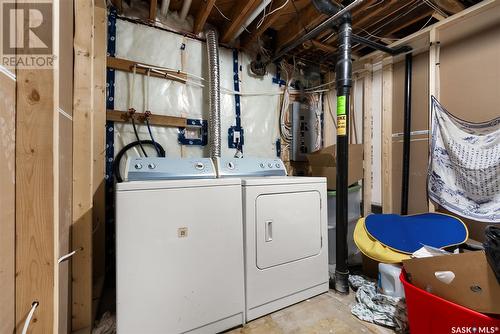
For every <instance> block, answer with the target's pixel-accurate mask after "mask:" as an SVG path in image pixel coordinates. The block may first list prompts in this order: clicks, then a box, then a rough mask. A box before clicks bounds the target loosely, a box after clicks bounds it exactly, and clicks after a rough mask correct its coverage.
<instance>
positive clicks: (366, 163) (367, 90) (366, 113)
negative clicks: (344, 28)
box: [363, 65, 373, 217]
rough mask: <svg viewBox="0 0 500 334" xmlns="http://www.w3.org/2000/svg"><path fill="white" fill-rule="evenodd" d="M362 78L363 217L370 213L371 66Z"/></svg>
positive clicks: (371, 149) (371, 151)
mask: <svg viewBox="0 0 500 334" xmlns="http://www.w3.org/2000/svg"><path fill="white" fill-rule="evenodd" d="M366 70H367V71H366V72H365V74H364V77H363V146H364V147H363V152H364V156H363V216H365V217H366V216H367V215H369V214H370V213H371V212H372V154H373V148H372V127H373V118H372V105H373V99H372V76H373V73H372V66H371V65H367V67H366Z"/></svg>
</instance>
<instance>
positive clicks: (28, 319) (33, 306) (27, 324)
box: [22, 301, 40, 334]
mask: <svg viewBox="0 0 500 334" xmlns="http://www.w3.org/2000/svg"><path fill="white" fill-rule="evenodd" d="M38 305H40V303H39V302H36V301H35V302H33V303H32V304H31V309H30V311H29V313H28V316H27V317H26V320H25V321H24V326H23V331H22V334H26V333H28V329H29V327H30V323H31V319H32V318H33V315H34V314H35V310H36V308H37V307H38Z"/></svg>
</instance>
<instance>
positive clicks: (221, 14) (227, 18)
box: [214, 4, 231, 21]
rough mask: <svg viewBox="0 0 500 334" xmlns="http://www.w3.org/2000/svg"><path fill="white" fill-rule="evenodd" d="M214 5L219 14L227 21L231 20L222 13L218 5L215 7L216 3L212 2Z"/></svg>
mask: <svg viewBox="0 0 500 334" xmlns="http://www.w3.org/2000/svg"><path fill="white" fill-rule="evenodd" d="M214 7H215V9H217V11H218V12H219V14H220V15H222V17H223V18H225V19H226V20H228V21H231V19H230V18H229V17H227V16H226V15H224V13H223V12H222V11H221V10H220V9H219V7H217V5H216V4H214Z"/></svg>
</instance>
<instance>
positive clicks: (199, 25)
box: [163, 0, 215, 34]
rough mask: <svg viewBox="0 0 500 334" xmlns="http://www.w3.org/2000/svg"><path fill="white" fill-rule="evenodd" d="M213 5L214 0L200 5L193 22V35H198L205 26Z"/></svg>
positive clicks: (208, 0) (207, 0)
mask: <svg viewBox="0 0 500 334" xmlns="http://www.w3.org/2000/svg"><path fill="white" fill-rule="evenodd" d="M163 1H165V0H163ZM214 5H215V0H206V1H205V2H203V3H202V5H201V7H200V9H199V10H198V13H197V14H196V18H195V20H194V26H193V32H194V33H195V34H199V33H200V32H201V30H202V29H203V27H204V26H205V23H206V22H207V19H208V16H209V15H210V12H211V11H212V8H213V6H214Z"/></svg>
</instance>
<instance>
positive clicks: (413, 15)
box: [381, 5, 434, 36]
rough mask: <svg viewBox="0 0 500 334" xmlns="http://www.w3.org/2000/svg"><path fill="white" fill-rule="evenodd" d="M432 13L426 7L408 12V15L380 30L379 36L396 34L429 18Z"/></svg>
mask: <svg viewBox="0 0 500 334" xmlns="http://www.w3.org/2000/svg"><path fill="white" fill-rule="evenodd" d="M433 12H434V11H433V10H432V8H429V7H427V6H426V5H424V6H420V7H419V8H417V9H415V10H414V11H412V12H410V13H409V14H408V15H404V16H403V17H401V18H400V19H399V20H396V21H394V22H393V23H391V24H389V25H387V26H386V27H384V29H383V30H381V34H382V36H388V35H391V34H393V33H395V32H398V31H400V30H402V29H404V28H406V27H409V26H411V25H412V24H414V23H417V22H418V21H421V20H423V19H425V18H427V17H429V16H431V15H432V13H433Z"/></svg>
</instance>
